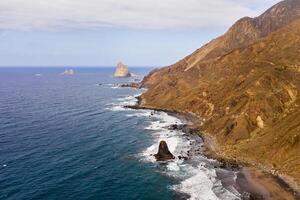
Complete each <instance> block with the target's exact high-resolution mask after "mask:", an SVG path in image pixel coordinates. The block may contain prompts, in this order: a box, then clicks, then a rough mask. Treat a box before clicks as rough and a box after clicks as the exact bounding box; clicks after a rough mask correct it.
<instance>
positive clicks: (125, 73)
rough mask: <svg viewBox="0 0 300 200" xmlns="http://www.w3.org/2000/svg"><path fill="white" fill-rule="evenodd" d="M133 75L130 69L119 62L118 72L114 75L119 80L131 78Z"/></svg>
mask: <svg viewBox="0 0 300 200" xmlns="http://www.w3.org/2000/svg"><path fill="white" fill-rule="evenodd" d="M130 76H131V74H130V72H129V70H128V67H127V66H126V65H124V64H123V63H121V62H119V63H118V65H117V68H116V71H115V73H114V77H117V78H124V77H130Z"/></svg>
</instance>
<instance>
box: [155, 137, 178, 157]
mask: <svg viewBox="0 0 300 200" xmlns="http://www.w3.org/2000/svg"><path fill="white" fill-rule="evenodd" d="M154 157H155V158H156V160H157V161H167V160H172V159H174V158H175V157H174V156H173V154H172V153H171V152H170V151H169V148H168V145H167V143H166V141H160V143H159V148H158V152H157V154H155V155H154Z"/></svg>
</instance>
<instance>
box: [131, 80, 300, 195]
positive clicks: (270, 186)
mask: <svg viewBox="0 0 300 200" xmlns="http://www.w3.org/2000/svg"><path fill="white" fill-rule="evenodd" d="M129 85H130V84H128V86H129ZM137 99H138V103H137V105H134V106H125V107H126V108H130V109H142V110H152V111H153V112H166V113H168V114H169V115H171V116H174V117H176V118H178V119H180V120H181V121H182V122H184V124H182V125H177V124H174V125H171V126H169V127H168V128H169V129H170V130H180V131H182V132H184V133H185V136H186V137H190V138H191V137H193V138H194V137H198V140H196V142H194V143H192V144H191V149H190V150H189V152H188V157H181V156H179V159H185V160H188V159H190V158H191V157H192V156H194V155H196V154H201V155H204V156H206V157H207V158H211V159H215V160H217V161H218V162H219V165H217V166H215V167H216V168H217V167H220V168H224V169H229V170H232V171H235V172H236V173H237V179H236V183H235V184H236V185H235V187H236V188H237V190H238V191H239V192H240V193H247V194H248V195H247V196H246V197H245V199H249V200H298V199H300V194H299V193H298V192H297V191H296V190H294V189H293V188H292V187H290V186H289V185H288V184H287V183H286V182H285V181H284V180H283V179H282V178H281V177H279V176H277V175H275V174H273V173H272V171H270V170H266V169H265V168H261V167H259V166H253V165H251V163H247V162H244V161H242V159H241V160H240V159H239V158H236V159H232V158H228V157H226V156H225V155H221V154H217V153H216V152H217V151H216V149H218V146H217V145H216V143H215V142H214V138H212V136H211V135H209V134H206V133H203V132H201V126H200V121H201V120H199V118H198V117H197V116H196V115H194V114H193V113H181V112H177V111H174V110H166V109H155V108H149V107H144V106H139V102H140V97H137ZM220 176H222V175H220ZM220 178H221V179H222V177H220ZM223 182H224V184H225V185H226V184H227V183H226V181H222V183H223Z"/></svg>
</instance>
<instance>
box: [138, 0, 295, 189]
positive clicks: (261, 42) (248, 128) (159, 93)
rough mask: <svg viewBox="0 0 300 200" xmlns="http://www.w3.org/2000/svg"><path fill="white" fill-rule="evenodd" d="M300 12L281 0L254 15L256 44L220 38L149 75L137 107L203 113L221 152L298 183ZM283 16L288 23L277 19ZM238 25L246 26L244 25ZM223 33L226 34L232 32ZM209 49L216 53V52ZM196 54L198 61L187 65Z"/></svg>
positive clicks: (291, 1) (206, 128)
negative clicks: (224, 42) (209, 47)
mask: <svg viewBox="0 0 300 200" xmlns="http://www.w3.org/2000/svg"><path fill="white" fill-rule="evenodd" d="M289 6H290V7H289ZM274 9H275V10H274ZM286 9H289V10H286ZM281 11H282V12H283V13H285V14H282V12H281ZM290 11H291V12H290ZM294 12H295V14H293V15H292V16H289V17H285V16H287V15H290V14H291V13H294ZM272 13H273V14H274V13H275V14H274V15H272ZM297 14H299V1H295V0H287V1H284V2H281V3H279V4H278V5H276V6H275V7H273V8H271V9H270V10H268V11H267V12H266V13H265V14H263V15H261V16H260V17H258V18H255V19H253V20H255V21H256V23H255V25H253V26H251V30H249V33H254V34H253V35H254V36H255V37H252V36H253V35H252V34H250V35H251V38H256V36H257V35H259V36H258V38H256V39H253V41H252V42H251V44H247V45H245V44H246V43H247V42H246V43H245V42H241V43H240V42H237V44H238V45H236V46H235V45H234V44H233V43H231V45H229V46H230V48H228V49H227V48H223V47H224V46H222V44H217V43H216V46H217V47H215V48H212V50H210V51H209V52H210V53H207V54H206V53H204V54H205V56H204V57H202V58H201V61H198V59H199V57H201V56H199V55H200V54H201V51H202V52H203V51H204V50H198V51H197V52H198V53H199V52H200V54H198V53H197V52H196V53H194V54H192V55H191V56H189V57H187V58H185V59H184V60H182V61H180V62H178V63H177V64H175V65H173V66H170V67H167V68H163V69H161V70H156V71H154V72H152V73H150V74H149V75H148V76H147V77H145V79H144V81H143V82H142V84H141V86H147V87H148V88H149V90H148V91H147V92H146V93H144V94H143V95H142V96H141V98H140V105H141V106H145V107H149V108H159V109H168V110H176V111H180V112H193V113H195V114H196V115H198V116H199V118H200V119H202V120H201V122H199V123H201V124H202V130H203V131H204V132H206V133H209V134H211V135H212V136H214V137H215V138H216V142H217V144H218V145H219V146H220V149H217V150H216V151H218V153H219V154H223V156H225V157H229V158H232V159H236V160H239V161H245V162H247V163H252V164H255V165H258V164H261V165H262V166H265V167H267V168H268V169H273V170H274V171H275V172H276V173H278V174H280V175H281V176H283V177H286V178H287V179H288V180H289V182H290V183H294V186H295V187H297V186H296V185H297V184H298V185H300V154H299V152H300V108H299V105H300V99H299V94H300V19H296V18H299V16H298V15H297ZM295 16H297V17H295ZM246 20H249V21H252V19H249V18H246ZM282 20H285V21H286V22H289V23H288V24H287V25H284V24H280V21H282ZM242 21H245V19H242ZM239 23H240V22H237V24H239ZM247 23H248V22H247ZM251 23H252V22H251ZM264 23H266V24H264ZM234 26H236V27H237V25H234ZM236 27H235V28H236ZM246 27H247V25H246ZM238 28H241V29H242V30H243V28H244V26H243V25H241V26H240V27H238ZM238 28H237V30H236V32H237V33H238V32H239V31H238ZM231 31H232V30H229V33H230V32H231ZM241 32H243V31H241ZM246 32H248V31H246ZM226 35H227V36H226ZM246 35H247V34H246ZM222 37H228V33H226V34H225V36H222ZM232 38H233V39H232V40H234V38H236V37H232ZM237 41H241V40H239V39H238V40H237ZM221 43H222V42H221ZM240 44H242V45H240ZM209 45H210V43H209ZM218 45H221V46H222V48H221V47H220V46H218ZM238 46H240V47H238ZM231 48H232V49H231ZM203 49H205V46H204V47H203ZM220 49H222V50H221V51H219V50H220ZM224 49H225V50H224ZM229 49H230V50H229ZM211 52H218V53H216V54H215V55H214V56H211V55H213V54H211ZM204 54H201V55H204ZM208 55H210V56H208ZM194 57H196V58H194ZM208 57H209V58H208ZM193 59H194V60H197V62H196V64H194V65H193V66H192V67H189V69H188V70H186V69H187V67H188V66H190V64H189V61H190V60H193Z"/></svg>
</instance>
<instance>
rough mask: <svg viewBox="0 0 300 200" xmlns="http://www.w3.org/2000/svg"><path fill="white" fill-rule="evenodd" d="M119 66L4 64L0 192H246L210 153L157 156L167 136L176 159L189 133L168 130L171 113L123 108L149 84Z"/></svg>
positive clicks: (71, 195)
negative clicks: (135, 85)
mask: <svg viewBox="0 0 300 200" xmlns="http://www.w3.org/2000/svg"><path fill="white" fill-rule="evenodd" d="M113 70H114V69H113V68H75V69H74V71H75V74H74V75H72V76H67V75H61V73H62V72H63V71H64V69H62V68H50V67H49V68H0V199H7V200H15V199H18V200H23V199H24V200H25V199H26V200H28V199H36V200H38V199H47V200H54V199H64V200H67V199H100V200H106V199H107V200H127V199H128V200H134V199H145V200H148V199H149V200H156V199H157V200H169V199H187V198H190V199H204V200H210V199H240V198H239V194H238V193H237V192H236V191H235V190H234V188H229V187H231V186H229V187H228V188H226V187H224V186H223V185H222V184H221V183H222V182H221V180H218V176H217V174H218V173H220V172H222V175H223V176H224V175H226V177H227V178H228V177H229V178H234V174H233V172H230V171H226V170H223V171H222V170H221V169H219V172H218V171H217V170H215V167H213V166H214V165H215V161H213V160H209V159H206V158H204V157H201V156H200V157H197V158H195V159H194V161H187V162H185V161H181V160H178V159H176V160H175V161H173V162H169V163H165V164H157V163H156V162H154V161H153V158H152V156H151V154H152V153H155V152H156V151H157V146H158V142H159V141H160V140H161V139H164V140H167V142H168V144H169V145H170V150H171V151H172V152H174V154H175V155H176V156H178V155H182V154H185V153H186V151H187V150H188V149H189V148H190V145H191V142H192V141H193V139H192V138H185V137H183V133H181V132H178V131H177V132H176V131H175V133H172V132H171V131H169V130H167V129H165V128H164V127H165V126H167V125H170V124H173V123H181V122H180V120H178V119H176V118H174V117H172V116H168V115H167V114H165V113H154V114H153V113H152V112H151V111H143V110H140V111H138V110H130V109H125V108H123V107H122V106H123V105H128V104H133V103H134V102H135V98H134V97H135V96H136V95H139V94H141V93H142V92H143V91H142V90H137V89H131V88H119V87H118V86H117V85H116V84H119V83H124V82H130V81H133V79H136V78H126V79H115V78H113V77H112V74H113ZM131 71H133V72H134V73H135V74H140V75H145V74H147V73H148V72H149V71H150V68H133V69H131ZM140 78H141V77H140ZM99 83H100V84H99ZM196 160H197V161H196Z"/></svg>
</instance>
